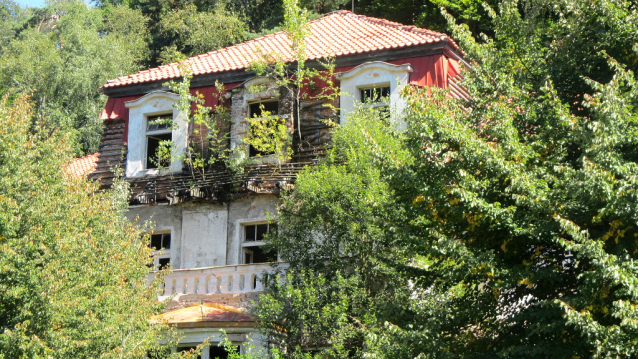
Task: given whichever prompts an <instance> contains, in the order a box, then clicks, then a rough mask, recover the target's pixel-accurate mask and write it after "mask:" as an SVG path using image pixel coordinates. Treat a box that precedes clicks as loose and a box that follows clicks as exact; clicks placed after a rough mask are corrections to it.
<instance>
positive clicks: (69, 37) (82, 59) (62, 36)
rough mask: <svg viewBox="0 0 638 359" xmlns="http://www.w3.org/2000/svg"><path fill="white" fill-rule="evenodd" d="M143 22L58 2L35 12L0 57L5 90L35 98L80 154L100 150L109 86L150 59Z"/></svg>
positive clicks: (121, 12) (116, 11) (126, 13)
mask: <svg viewBox="0 0 638 359" xmlns="http://www.w3.org/2000/svg"><path fill="white" fill-rule="evenodd" d="M144 23H145V21H144V18H143V17H142V16H141V14H139V13H138V12H136V11H134V10H130V9H127V8H110V9H107V10H102V9H97V8H88V7H87V6H86V4H84V2H82V1H59V2H53V3H50V4H49V5H47V7H45V8H42V9H40V10H38V11H35V12H34V15H33V17H32V18H31V20H30V21H29V22H27V24H26V26H25V28H23V29H21V30H20V31H19V32H17V33H16V36H15V37H14V38H13V39H11V40H10V41H8V43H6V44H5V45H4V46H3V47H2V49H1V54H0V89H1V91H2V92H6V91H8V90H9V89H16V90H17V91H19V92H31V93H32V94H33V99H34V101H35V104H36V108H35V113H37V114H40V115H44V118H45V119H46V121H47V122H48V123H47V125H48V126H49V128H51V129H61V130H64V131H69V132H71V133H73V134H74V136H75V141H76V143H77V145H76V146H75V152H76V153H77V154H82V153H91V152H95V151H96V150H97V146H98V144H99V141H100V135H101V131H102V123H101V120H99V118H98V116H99V113H100V111H101V110H102V108H103V107H104V103H105V97H104V96H103V95H102V94H100V92H99V90H98V89H99V87H100V86H101V85H103V84H104V83H106V80H108V79H112V78H115V77H117V76H122V75H125V74H127V73H130V72H133V71H135V70H137V69H138V66H139V64H140V63H141V62H143V61H144V60H145V59H146V54H147V51H146V45H145V43H144V37H145V31H146V30H145V27H144Z"/></svg>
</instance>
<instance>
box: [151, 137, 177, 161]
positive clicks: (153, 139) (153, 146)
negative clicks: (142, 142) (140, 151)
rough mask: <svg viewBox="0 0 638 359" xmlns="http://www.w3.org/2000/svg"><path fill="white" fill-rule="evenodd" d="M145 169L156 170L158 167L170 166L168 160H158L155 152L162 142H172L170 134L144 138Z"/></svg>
mask: <svg viewBox="0 0 638 359" xmlns="http://www.w3.org/2000/svg"><path fill="white" fill-rule="evenodd" d="M146 139H147V142H146V168H157V167H158V165H162V166H164V167H166V166H168V165H169V164H170V160H168V159H159V158H158V156H157V150H158V149H159V147H160V144H161V142H162V141H172V140H173V134H172V133H162V134H157V135H148V136H146Z"/></svg>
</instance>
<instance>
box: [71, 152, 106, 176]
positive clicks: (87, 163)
mask: <svg viewBox="0 0 638 359" xmlns="http://www.w3.org/2000/svg"><path fill="white" fill-rule="evenodd" d="M99 157H100V154H99V153H94V154H91V155H86V156H84V157H80V158H76V159H74V160H73V161H72V162H71V163H70V164H69V167H67V171H68V173H69V174H70V175H71V176H73V177H82V176H86V175H88V174H89V173H91V172H93V170H95V168H96V167H97V160H98V158H99Z"/></svg>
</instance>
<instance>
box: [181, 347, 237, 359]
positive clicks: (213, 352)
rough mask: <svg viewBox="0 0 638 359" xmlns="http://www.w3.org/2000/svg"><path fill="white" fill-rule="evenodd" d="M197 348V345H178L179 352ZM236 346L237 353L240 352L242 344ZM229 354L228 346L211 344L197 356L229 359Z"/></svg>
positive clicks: (209, 358)
mask: <svg viewBox="0 0 638 359" xmlns="http://www.w3.org/2000/svg"><path fill="white" fill-rule="evenodd" d="M195 348H197V346H196V345H188V346H179V347H177V352H178V353H182V352H188V351H191V350H195ZM235 348H236V351H235V353H239V352H240V349H241V348H240V346H239V345H236V346H235ZM229 354H230V353H229V352H228V351H227V350H226V348H224V347H220V346H217V345H211V346H209V347H208V348H204V349H203V350H202V354H201V355H198V356H197V358H198V359H227V358H228V357H229Z"/></svg>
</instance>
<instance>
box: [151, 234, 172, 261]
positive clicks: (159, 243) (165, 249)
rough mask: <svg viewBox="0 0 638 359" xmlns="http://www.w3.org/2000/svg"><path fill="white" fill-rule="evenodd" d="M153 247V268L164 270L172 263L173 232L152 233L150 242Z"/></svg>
mask: <svg viewBox="0 0 638 359" xmlns="http://www.w3.org/2000/svg"><path fill="white" fill-rule="evenodd" d="M149 245H150V247H151V249H153V251H154V252H153V258H154V259H153V268H155V269H159V270H162V269H164V268H167V267H168V266H170V263H171V232H159V233H152V234H151V242H150V243H149Z"/></svg>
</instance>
